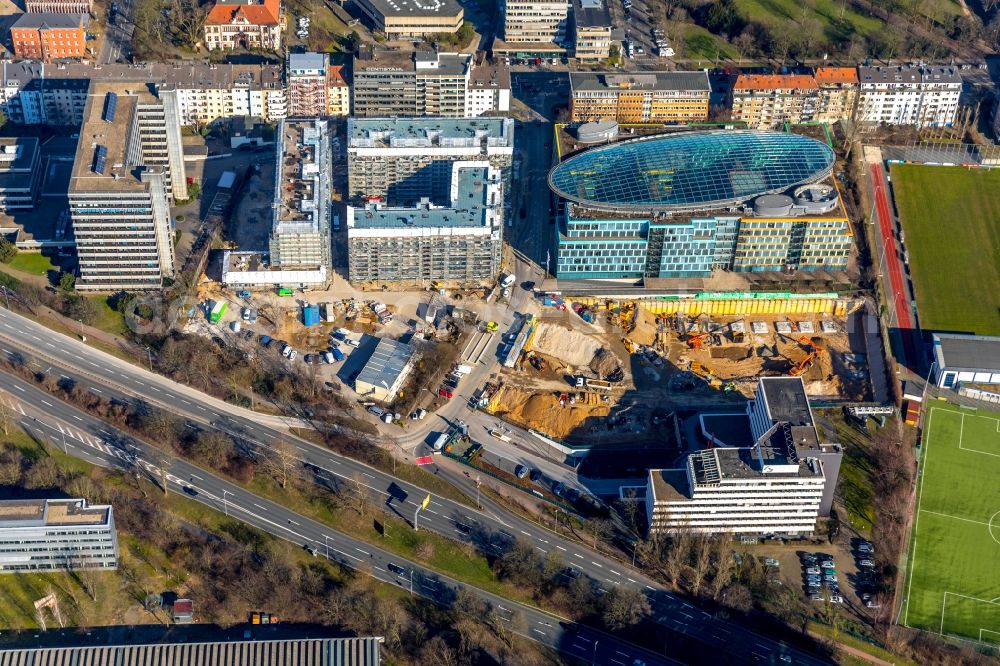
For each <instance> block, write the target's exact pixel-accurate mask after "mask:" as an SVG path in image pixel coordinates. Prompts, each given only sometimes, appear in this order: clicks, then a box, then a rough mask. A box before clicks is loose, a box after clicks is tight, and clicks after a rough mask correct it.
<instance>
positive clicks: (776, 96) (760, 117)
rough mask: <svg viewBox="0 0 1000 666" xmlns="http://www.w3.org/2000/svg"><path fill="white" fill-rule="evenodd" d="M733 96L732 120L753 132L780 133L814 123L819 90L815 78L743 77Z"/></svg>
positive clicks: (734, 86)
mask: <svg viewBox="0 0 1000 666" xmlns="http://www.w3.org/2000/svg"><path fill="white" fill-rule="evenodd" d="M731 95H732V100H731V101H732V105H731V106H732V119H733V120H737V121H742V122H745V123H746V124H747V126H748V127H750V128H751V129H777V128H780V127H781V126H782V125H783V124H784V123H804V122H809V121H811V120H813V118H814V117H815V115H816V105H817V102H818V87H817V85H816V78H815V77H814V76H813V75H812V74H740V75H739V76H737V77H736V83H734V84H733V90H732V93H731Z"/></svg>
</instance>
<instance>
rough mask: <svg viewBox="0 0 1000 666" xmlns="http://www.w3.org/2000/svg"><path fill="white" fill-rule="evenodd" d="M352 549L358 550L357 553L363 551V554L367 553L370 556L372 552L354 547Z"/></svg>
mask: <svg viewBox="0 0 1000 666" xmlns="http://www.w3.org/2000/svg"><path fill="white" fill-rule="evenodd" d="M354 550H356V551H358V552H359V553H364V554H365V555H367V556H368V557H371V556H372V554H371V553H369V552H368V551H367V550H361V549H360V548H355V549H354Z"/></svg>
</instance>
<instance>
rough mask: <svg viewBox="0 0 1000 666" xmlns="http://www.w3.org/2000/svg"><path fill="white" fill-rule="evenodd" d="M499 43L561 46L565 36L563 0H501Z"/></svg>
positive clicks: (566, 5)
mask: <svg viewBox="0 0 1000 666" xmlns="http://www.w3.org/2000/svg"><path fill="white" fill-rule="evenodd" d="M500 9H501V12H502V13H503V40H504V41H505V42H506V43H507V44H546V43H550V44H558V45H565V44H566V43H567V42H568V35H569V2H568V1H567V0H540V1H534V0H502V2H501V3H500Z"/></svg>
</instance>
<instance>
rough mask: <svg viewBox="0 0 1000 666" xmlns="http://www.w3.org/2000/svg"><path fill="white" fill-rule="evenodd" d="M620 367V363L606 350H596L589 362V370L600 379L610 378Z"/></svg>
mask: <svg viewBox="0 0 1000 666" xmlns="http://www.w3.org/2000/svg"><path fill="white" fill-rule="evenodd" d="M620 367H621V361H619V360H618V357H617V356H615V355H614V354H612V353H611V352H610V351H608V350H607V349H598V350H597V353H596V354H594V359H593V360H592V361H591V362H590V369H591V370H593V372H594V374H596V375H597V376H598V377H600V378H601V379H604V378H605V377H608V376H610V375H611V374H613V373H614V372H615V370H617V369H618V368H620Z"/></svg>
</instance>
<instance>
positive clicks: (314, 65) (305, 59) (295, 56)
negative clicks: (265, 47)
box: [288, 51, 327, 71]
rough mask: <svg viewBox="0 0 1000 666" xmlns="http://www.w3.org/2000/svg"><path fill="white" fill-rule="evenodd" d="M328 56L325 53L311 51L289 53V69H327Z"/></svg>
mask: <svg viewBox="0 0 1000 666" xmlns="http://www.w3.org/2000/svg"><path fill="white" fill-rule="evenodd" d="M326 65H327V58H326V54H325V53H316V52H314V51H309V52H306V53H289V54H288V69H289V70H293V71H294V70H320V71H322V70H325V69H326Z"/></svg>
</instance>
